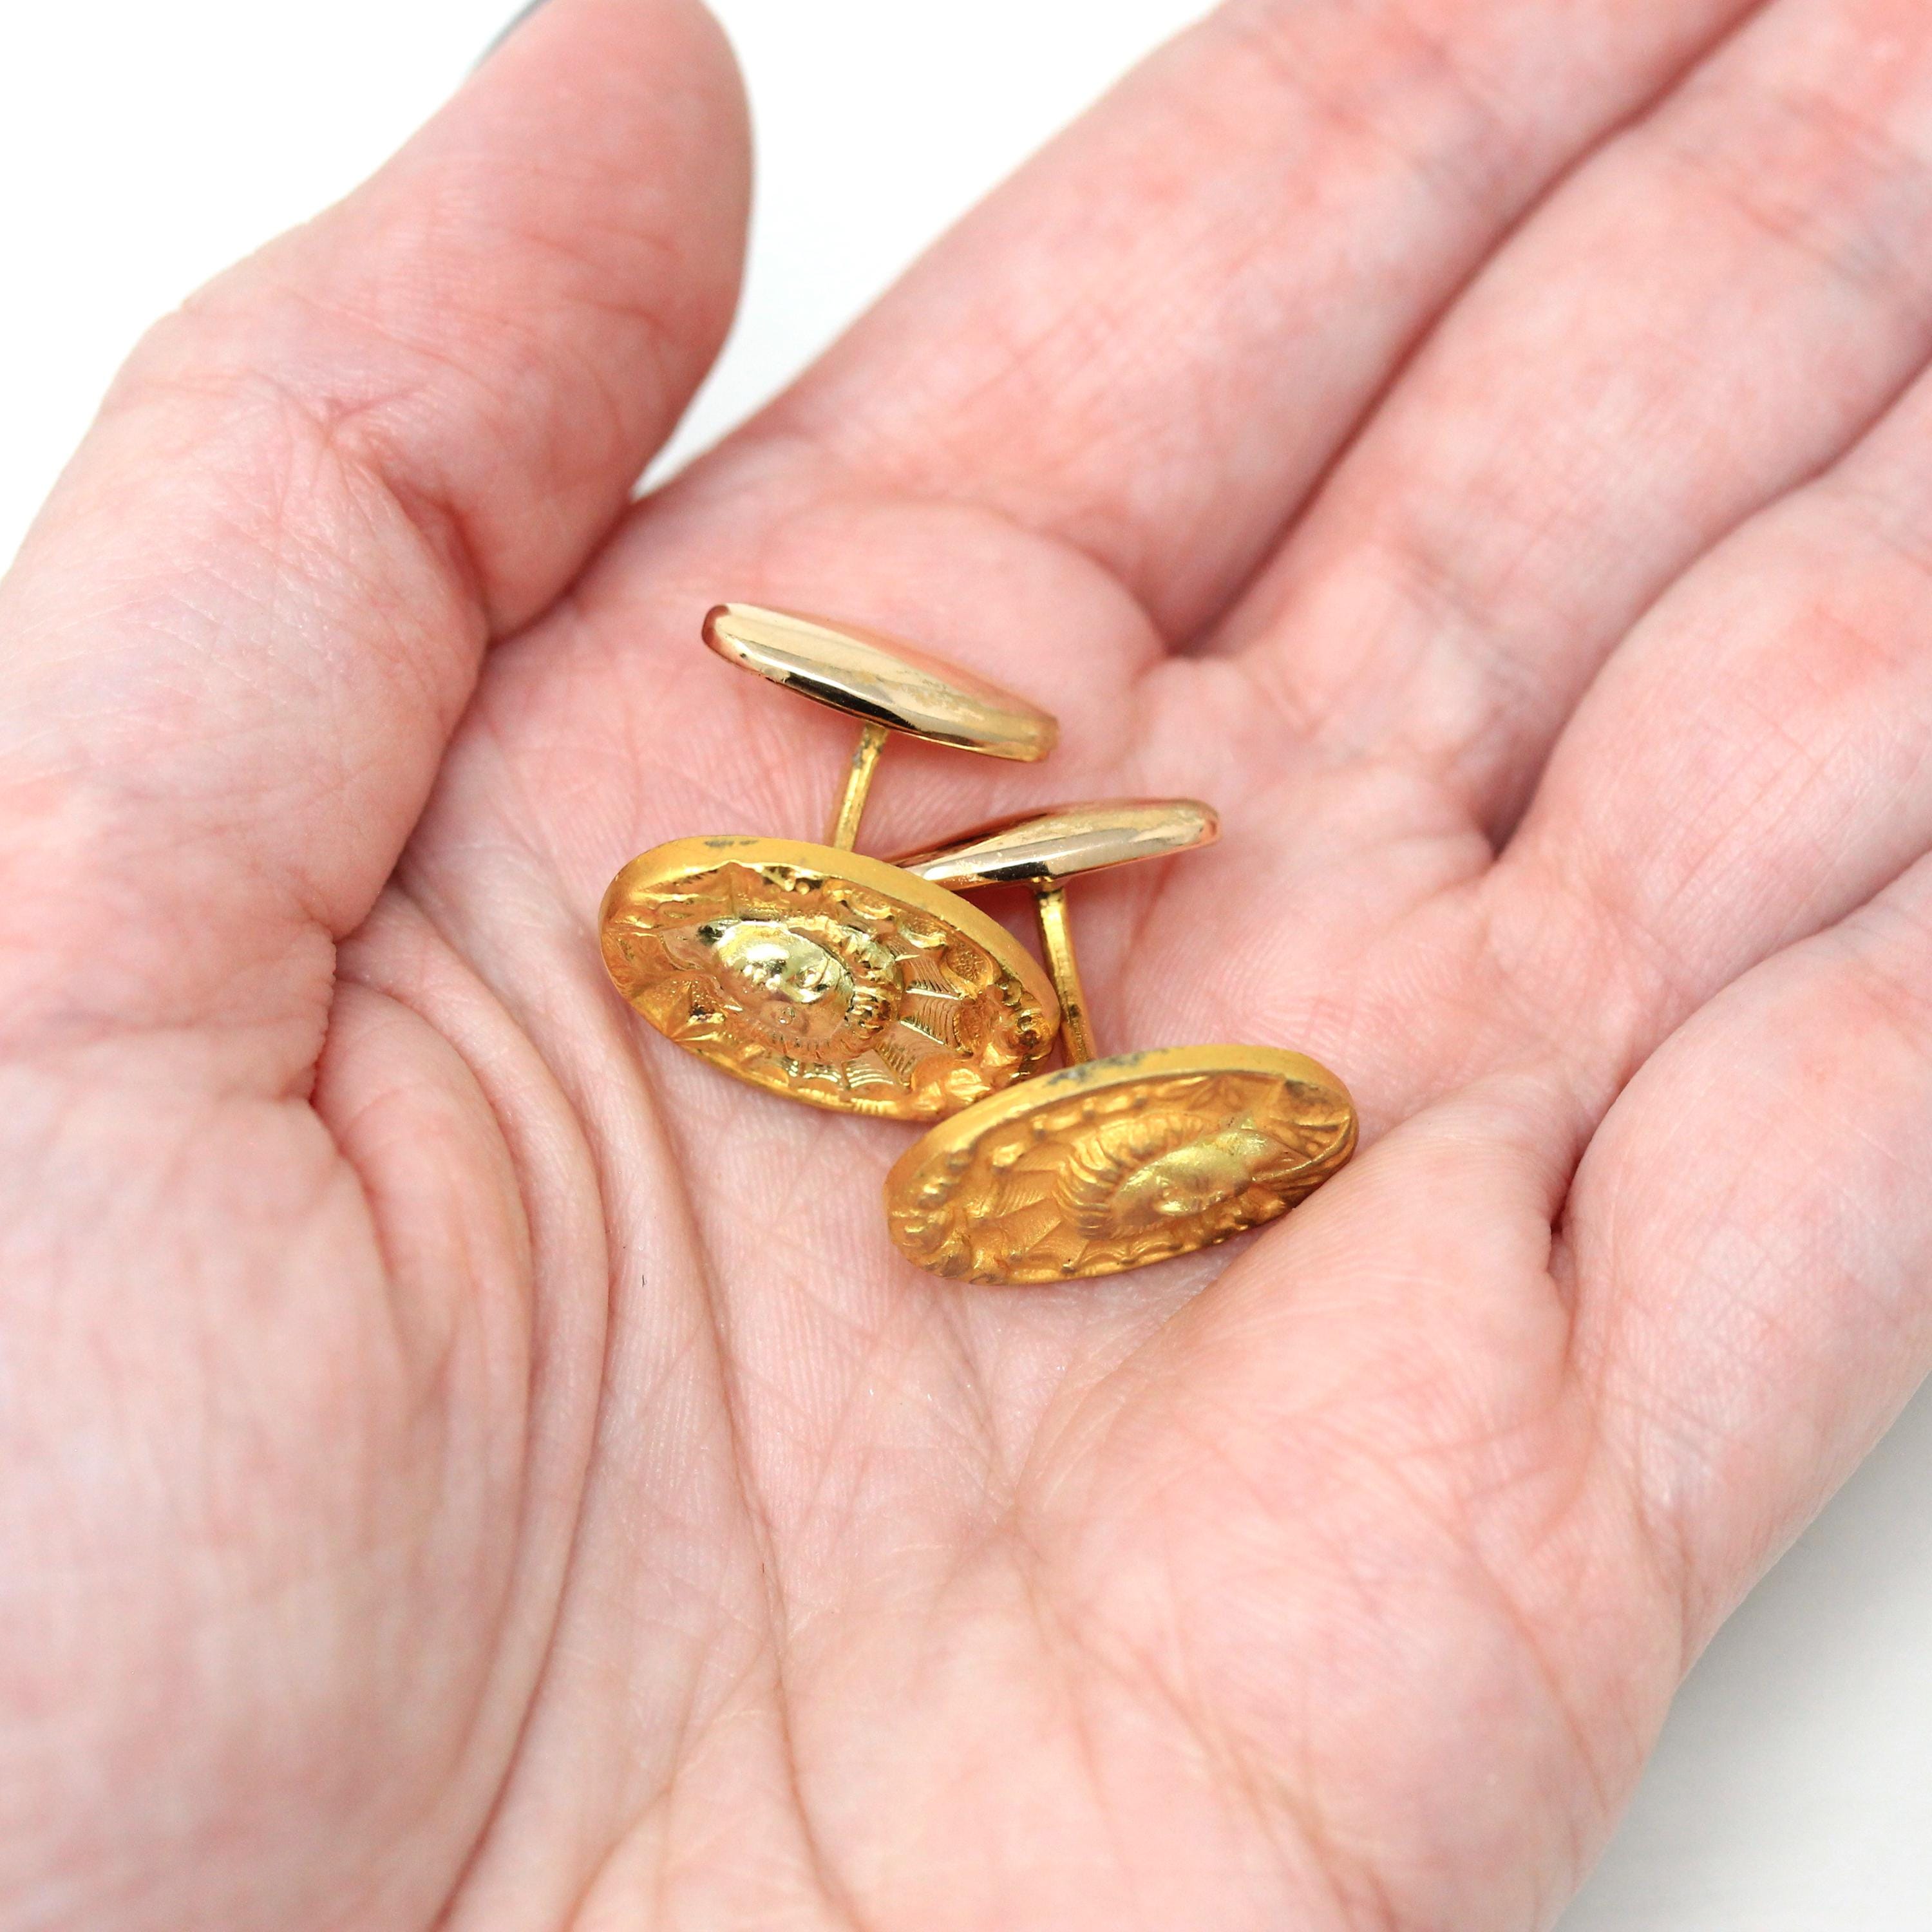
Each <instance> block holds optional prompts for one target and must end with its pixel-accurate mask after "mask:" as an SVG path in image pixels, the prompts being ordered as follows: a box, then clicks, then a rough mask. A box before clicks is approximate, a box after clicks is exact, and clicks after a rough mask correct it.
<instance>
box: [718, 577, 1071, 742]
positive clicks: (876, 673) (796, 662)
mask: <svg viewBox="0 0 1932 1932" xmlns="http://www.w3.org/2000/svg"><path fill="white" fill-rule="evenodd" d="M704 641H705V642H706V643H707V644H709V646H711V648H712V649H713V650H714V651H715V652H717V653H718V655H719V656H720V657H721V658H724V659H725V661H727V663H730V664H737V665H739V667H741V668H742V669H744V670H752V671H756V672H757V673H758V675H759V676H760V677H765V678H769V679H770V680H771V681H772V683H774V684H778V685H784V687H785V688H786V689H787V690H790V691H797V692H799V693H800V694H802V696H804V697H811V698H815V699H816V700H817V701H818V702H819V703H820V704H829V705H830V706H832V709H835V710H837V711H843V712H847V713H849V714H850V715H851V716H853V717H854V718H862V719H863V720H864V721H865V722H866V723H867V724H883V725H885V726H886V727H888V728H889V729H890V730H895V731H903V732H905V733H907V734H908V735H909V736H912V737H915V738H924V739H929V740H930V741H931V742H932V743H934V744H936V745H953V747H955V748H956V749H958V750H960V751H983V752H985V753H986V754H987V755H988V756H989V757H995V758H1017V759H1020V760H1025V761H1027V762H1029V763H1030V762H1031V761H1032V760H1035V759H1038V758H1043V757H1046V754H1047V753H1048V752H1049V751H1052V749H1053V747H1054V745H1055V742H1057V740H1058V738H1059V736H1060V726H1059V724H1058V721H1057V720H1055V718H1054V717H1053V715H1052V713H1051V712H1046V711H1043V710H1041V709H1040V707H1039V706H1037V705H1034V704H1029V703H1028V702H1027V700H1025V698H1023V697H1016V696H1015V695H1014V694H1013V693H1012V692H1011V691H1002V690H1001V688H1000V687H999V686H998V685H995V684H989V683H987V682H986V681H985V680H984V679H981V678H977V677H975V676H974V675H973V674H972V673H971V672H970V671H964V670H959V669H958V668H957V667H955V666H953V665H952V664H944V663H942V662H941V661H940V660H939V659H938V658H932V657H929V656H927V655H926V653H925V652H922V651H919V650H916V649H913V646H911V645H910V644H904V643H900V642H899V641H898V639H897V638H895V637H886V636H885V635H884V634H883V633H882V632H880V631H868V630H865V629H863V628H859V626H856V625H849V624H836V623H833V622H831V621H829V619H826V618H823V617H807V616H801V615H799V614H798V613H795V612H792V611H788V610H764V609H763V608H761V607H760V606H759V605H757V604H719V605H718V607H716V608H715V610H712V611H711V612H710V613H709V614H708V615H707V616H706V618H705V619H704Z"/></svg>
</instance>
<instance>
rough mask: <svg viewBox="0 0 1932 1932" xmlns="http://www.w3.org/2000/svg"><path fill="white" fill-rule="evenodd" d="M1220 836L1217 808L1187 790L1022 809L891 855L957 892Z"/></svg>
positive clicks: (1104, 864)
mask: <svg viewBox="0 0 1932 1932" xmlns="http://www.w3.org/2000/svg"><path fill="white" fill-rule="evenodd" d="M1220 835H1221V822H1220V818H1219V817H1217V814H1216V813H1215V811H1214V807H1213V806H1212V805H1203V804H1202V802H1201V801H1200V800H1199V799H1193V798H1160V799H1151V798H1132V799H1106V800H1103V801H1102V802H1099V803H1096V804H1092V805H1056V806H1055V807H1054V808H1052V810H1050V811H1030V812H1023V813H1022V814H1020V815H1019V816H1018V817H1013V818H1003V819H1001V820H998V822H997V823H994V824H992V825H983V826H980V828H979V829H977V831H974V832H967V833H965V834H964V835H962V836H961V837H959V838H955V839H952V840H950V841H948V842H947V844H945V845H944V846H941V847H935V848H934V849H933V850H930V851H926V852H915V853H910V854H908V855H907V856H906V857H904V858H903V859H895V860H893V863H894V864H895V865H898V866H900V867H901V868H903V869H904V870H905V871H908V872H914V873H916V874H918V875H919V877H921V878H922V879H928V880H931V881H932V883H933V884H935V885H937V886H945V887H946V888H947V889H948V890H949V891H951V892H971V891H973V890H974V889H976V888H977V887H979V886H1010V885H1025V884H1031V885H1038V884H1041V883H1052V882H1057V881H1058V880H1065V879H1073V878H1077V877H1079V875H1080V874H1082V873H1083V872H1098V871H1105V870H1106V869H1107V868H1109V866H1112V865H1132V864H1133V863H1134V862H1135V861H1136V860H1137V859H1164V858H1166V857H1168V856H1170V855H1171V854H1172V853H1176V852H1188V851H1192V850H1194V849H1195V847H1197V846H1201V845H1211V844H1213V843H1214V841H1215V840H1216V839H1217V838H1219V837H1220Z"/></svg>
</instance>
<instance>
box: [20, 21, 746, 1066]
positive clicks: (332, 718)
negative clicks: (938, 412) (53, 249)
mask: <svg viewBox="0 0 1932 1932" xmlns="http://www.w3.org/2000/svg"><path fill="white" fill-rule="evenodd" d="M744 201H745V161H744V157H743V154H742V116H741V110H740V103H739V95H738V92H737V89H736V81H735V78H734V76H733V71H732V69H731V66H730V59H729V56H728V54H727V51H726V50H725V48H724V43H723V42H722V40H721V36H720V35H719V34H718V32H717V31H716V29H715V26H713V25H712V23H711V21H710V20H709V17H708V16H706V15H705V14H704V13H703V12H702V10H700V9H699V8H698V7H696V6H695V5H693V4H690V0H553V5H550V7H547V8H545V9H544V10H543V12H542V13H540V14H539V15H538V16H537V17H535V18H533V19H532V20H531V21H530V22H529V23H528V24H527V25H526V26H524V27H523V28H521V29H520V31H518V32H517V34H515V35H514V36H512V37H511V39H510V40H508V42H507V43H505V46H504V47H503V48H502V50H501V51H500V52H499V53H498V54H497V55H495V56H494V57H493V58H492V59H491V60H490V61H489V62H487V63H486V64H485V65H484V68H483V69H482V70H481V71H480V72H479V74H478V75H477V76H476V77H475V79H474V80H472V82H471V83H470V84H469V86H467V87H466V88H465V89H464V90H463V92H462V93H461V94H460V95H458V97H457V98H456V99H455V101H452V103H451V104H450V105H449V107H447V108H446V109H445V110H444V111H443V113H441V114H440V115H438V116H437V118H436V119H435V120H434V121H433V122H431V124H430V125H429V127H428V128H427V129H426V130H425V131H424V132H423V133H422V134H421V135H419V136H418V137H417V138H416V139H415V140H414V141H413V142H411V143H410V145H409V146H408V147H407V148H405V149H404V151H402V153H401V154H400V155H399V156H398V157H397V158H396V160H395V161H393V162H392V163H391V164H390V165H389V166H388V167H387V168H386V169H384V170H383V172H382V173H380V175H377V177H376V178H375V179H374V181H371V183H370V184H368V186H367V187H365V188H363V189H362V190H361V191H359V193H357V194H356V195H355V196H352V197H351V198H350V199H349V200H348V201H347V202H345V203H344V204H343V205H341V206H340V207H338V208H336V209H335V210H333V211H332V212H330V213H329V214H326V215H325V216H323V217H322V218H321V219H320V220H319V221H317V222H316V223H314V224H312V225H311V226H309V227H308V228H306V229H302V230H299V231H298V232H297V233H294V234H293V235H291V236H288V237H287V238H285V239H284V240H282V241H281V242H278V243H277V244H276V245H275V246H273V247H272V248H270V249H269V250H268V251H266V252H265V253H264V254H263V255H261V256H260V257H257V259H255V260H252V261H251V262H249V263H245V264H244V265H243V266H242V267H240V268H239V269H236V270H235V271H233V272H232V273H231V274H230V275H228V276H226V277H224V278H223V279H222V280H221V281H219V282H217V284H215V285H214V287H212V288H211V290H208V291H207V292H206V293H205V294H203V295H202V296H200V297H199V298H197V299H196V301H195V302H193V303H191V304H190V305H189V307H188V308H187V311H185V312H184V314H182V315H181V316H180V317H176V318H175V319H174V320H172V321H171V322H169V323H167V324H165V325H164V326H163V327H162V328H161V329H159V330H158V331H157V332H156V333H155V335H154V337H153V338H151V340H150V341H148V343H147V344H145V346H144V347H143V348H142V350H141V351H140V352H139V353H138V354H137V355H136V357H135V359H134V361H133V364H132V365H131V366H130V369H129V370H128V371H127V373H126V374H124V376H123V377H122V378H121V381H120V383H118V386H117V387H116V389H115V392H114V394H113V396H112V397H111V398H110V401H109V403H108V404H107V408H106V410H105V412H104V415H103V417H102V419H101V423H100V425H98V428H97V429H96V430H95V433H94V434H93V435H92V437H91V438H90V439H89V442H88V443H87V445H86V446H85V448H84V449H83V451H82V452H81V453H80V455H79V457H78V458H77V459H76V460H75V463H74V466H73V468H72V469H71V472H70V473H69V475H68V477H67V478H66V479H65V481H64V482H63V484H62V487H61V488H60V490H59V491H58V493H57V495H56V496H55V499H54V501H53V502H52V504H51V505H50V506H49V509H48V510H47V511H46V513H45V514H44V516H43V519H42V520H41V523H40V526H38V527H37V529H36V531H35V532H34V535H33V536H32V538H31V539H30V541H29V542H28V546H27V547H26V551H25V553H23V558H22V560H21V562H20V567H19V568H18V570H17V572H16V573H15V575H14V576H13V578H12V579H11V580H10V581H9V583H8V584H7V586H6V591H5V600H4V603H0V628H4V630H5V633H6V634H7V637H8V640H9V646H8V648H9V677H8V682H7V692H6V694H5V700H4V704H5V709H4V713H0V730H3V731H4V736H0V787H4V788H5V793H6V796H7V807H6V809H5V811H0V820H4V821H5V823H7V826H8V828H9V829H8V830H7V833H6V834H5V844H4V846H0V862H4V863H5V865H6V867H7V877H8V880H9V884H8V891H7V901H8V904H9V907H10V917H11V918H12V919H13V920H14V921H15V922H16V928H17V929H16V930H15V931H14V932H10V935H9V937H10V938H17V939H18V940H20V942H21V947H20V949H19V950H14V949H10V950H9V957H10V959H11V960H12V961H13V966H12V967H10V968H9V969H8V978H9V985H8V988H7V998H6V1000H5V1002H4V1004H5V1011H6V1014H7V1018H6V1020H5V1022H4V1025H5V1027H6V1028H7V1036H8V1037H9V1038H10V1039H11V1040H15V1041H19V1040H23V1039H26V1038H28V1037H32V1036H33V1035H34V1032H35V1030H36V1029H39V1030H41V1031H45V1030H46V1029H49V1028H52V1029H55V1030H56V1031H58V1030H59V1029H61V1028H69V1029H78V1030H80V1031H83V1032H85V1031H89V1030H96V1031H98V1030H99V1029H101V1028H111V1029H118V1028H126V1027H129V1026H137V1027H138V1026H163V1025H167V1026H172V1025H193V1024H198V1023H199V1022H200V1021H201V1020H202V1019H205V1017H207V1016H209V1015H211V1014H214V1013H218V1014H219V1015H220V1016H221V1017H222V1019H223V1022H225V1023H226V1024H227V1025H229V1026H231V1027H233V1028H237V1029H241V1030H247V1029H248V1028H251V1027H255V1028H270V1029H273V1028H276V1027H278V1026H280V1025H282V1023H283V1022H284V1021H285V1020H287V1019H290V1016H295V1019H294V1023H293V1029H292V1031H291V1032H290V1033H289V1034H287V1035H286V1036H284V1035H281V1034H278V1036H277V1040H278V1044H277V1046H276V1049H275V1050H276V1052H278V1054H282V1055H292V1056H293V1065H294V1066H296V1067H301V1066H303V1065H305V1064H307V1062H308V1058H309V1057H310V1056H311V1055H312V1054H313V1052H314V1046H315V1040H314V1031H315V1024H316V1017H315V1012H316V1008H317V1003H318V1002H319V1001H320V998H322V997H323V996H324V995H326V989H327V984H328V980H327V974H328V971H329V951H328V947H327V943H326V942H327V940H328V938H329V936H330V935H332V934H340V933H341V932H344V931H345V930H346V929H348V928H350V927H351V926H353V925H354V924H355V923H356V922H357V921H358V920H359V919H360V918H361V917H362V915H363V913H365V910H367V908H368V905H369V904H370V903H371V900H372V898H373V897H374V894H375V892H376V891H377V889H378V887H379V886H380V883H381V882H382V880H383V877H385V875H386V874H387V873H388V871H389V868H391V866H392V865H393V863H394V862H395V856H396V854H397V853H398V850H399V849H400V847H401V844H402V841H403V839H404V836H405V835H406V834H407V831H408V829H409V828H410V826H411V824H412V823H413V821H414V820H415V818H416V815H417V813H418V811H419V809H420V808H421V805H422V800H423V798H424V796H425V793H426V791H427V789H428V785H429V783H430V781H431V777H432V775H433V774H434V770H435V768H436V764H437V760H438V758H439V757H440V752H441V748H442V745H443V739H444V738H445V736H446V733H447V732H448V730H449V728H450V727H451V725H452V723H453V721H454V719H455V716H456V715H457V713H458V710H459V709H460V707H461V706H462V705H463V702H464V700H465V698H466V694H467V693H468V691H469V688H470V685H471V683H472V679H473V677H474V675H475V668H476V664H477V658H478V651H479V649H480V647H481V644H482V643H483V641H484V637H485V636H486V634H488V633H489V632H490V631H499V630H501V629H502V628H505V627H506V626H509V625H515V624H517V623H519V622H521V621H523V619H526V618H527V617H528V616H529V615H530V614H531V613H532V612H533V611H534V610H536V609H537V608H538V607H540V606H541V605H542V604H544V602H545V601H547V600H548V599H549V598H551V597H553V595H555V594H556V592H557V590H558V589H559V588H560V587H561V586H562V585H563V584H564V583H565V582H566V581H568V579H569V577H571V574H573V573H574V571H575V570H576V569H577V568H578V567H579V565H580V563H581V562H582V559H583V555H584V553H585V552H586V550H587V548H588V547H589V545H590V544H592V542H593V541H595V538H597V536H598V534H599V532H601V530H602V529H604V527H605V526H606V525H607V524H608V523H610V520H612V519H613V517H615V516H616V514H617V513H618V512H619V510H620V509H621V508H622V505H623V503H624V502H625V498H626V495H627V493H628V487H629V485H630V484H631V481H632V480H633V478H634V477H635V475H636V474H637V471H638V469H639V468H640V466H641V464H642V463H643V460H645V458H646V456H647V455H648V454H649V452H650V450H651V449H652V448H653V447H654V446H655V444H656V443H658V441H659V440H661V438H662V437H663V436H664V434H665V433H666V432H667V430H668V428H670V425H671V423H672V422H673V419H675V417H676V415H677V413H678V412H679V410H680V409H681V408H682V405H683V404H684V402H685V399H686V398H687V397H688V394H689V392H690V390H691V388H692V386H694V383H696V382H697V380H698V377H699V376H700V374H701V373H702V371H703V368H704V367H705V365H706V362H708V360H709V357H710V356H711V354H712V351H713V350H714V349H715V346H716V344H717V342H718V339H719V338H720V336H721V333H722V331H723V329H724V326H725V323H726V320H727V316H728V313H729V311H730V305H731V302H732V300H733V293H734V290H735V286H736V278H737V273H738V260H739V233H740V227H741V223H742V214H743V209H744ZM163 933H166V934H168V935H170V936H169V938H166V940H165V941H163V940H162V939H161V938H160V937H159V936H158V935H161V934H163ZM284 1071H286V1069H284Z"/></svg>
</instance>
